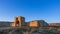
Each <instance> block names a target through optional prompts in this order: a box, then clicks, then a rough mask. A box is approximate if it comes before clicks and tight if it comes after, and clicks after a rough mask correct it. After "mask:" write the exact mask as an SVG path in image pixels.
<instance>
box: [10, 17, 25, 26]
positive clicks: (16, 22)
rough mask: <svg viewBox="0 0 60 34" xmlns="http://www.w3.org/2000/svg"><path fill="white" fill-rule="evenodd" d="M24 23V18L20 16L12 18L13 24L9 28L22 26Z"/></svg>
mask: <svg viewBox="0 0 60 34" xmlns="http://www.w3.org/2000/svg"><path fill="white" fill-rule="evenodd" d="M24 23H25V18H24V17H21V16H17V17H15V18H14V22H13V23H11V24H10V26H22V25H23V24H24Z"/></svg>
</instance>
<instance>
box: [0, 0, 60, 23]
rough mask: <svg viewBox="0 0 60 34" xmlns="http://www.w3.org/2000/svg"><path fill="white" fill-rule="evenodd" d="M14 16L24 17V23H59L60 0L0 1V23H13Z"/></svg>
mask: <svg viewBox="0 0 60 34" xmlns="http://www.w3.org/2000/svg"><path fill="white" fill-rule="evenodd" d="M15 16H23V17H25V21H26V22H28V21H32V20H45V21H46V22H48V23H52V22H60V0H0V21H10V22H13V21H14V17H15Z"/></svg>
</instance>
